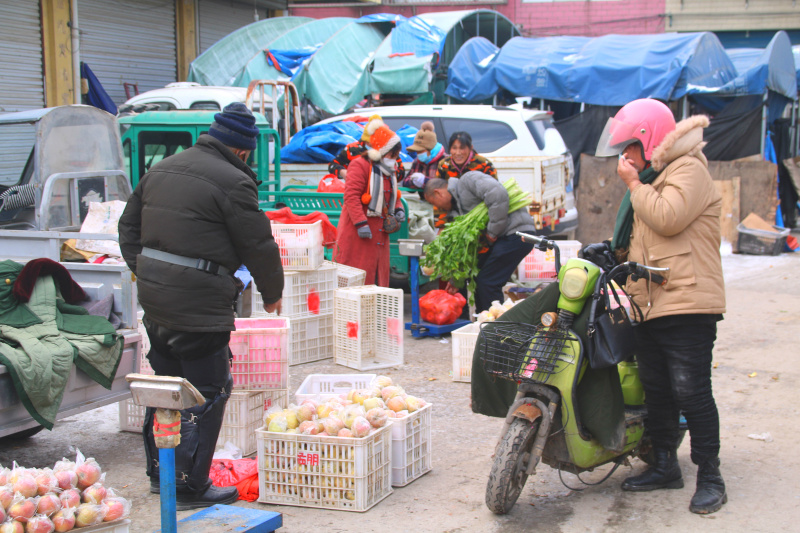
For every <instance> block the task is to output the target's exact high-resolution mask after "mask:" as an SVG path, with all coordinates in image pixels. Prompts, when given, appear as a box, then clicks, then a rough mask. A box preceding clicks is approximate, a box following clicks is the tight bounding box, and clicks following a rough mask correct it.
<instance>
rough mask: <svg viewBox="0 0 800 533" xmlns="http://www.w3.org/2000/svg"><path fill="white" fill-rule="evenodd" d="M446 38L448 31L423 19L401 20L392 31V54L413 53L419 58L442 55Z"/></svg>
mask: <svg viewBox="0 0 800 533" xmlns="http://www.w3.org/2000/svg"><path fill="white" fill-rule="evenodd" d="M445 37H447V32H446V31H444V30H443V29H441V28H440V27H438V26H435V25H433V24H430V23H428V22H427V21H426V20H425V19H423V18H422V17H419V16H417V17H411V18H410V19H406V20H401V21H398V22H397V26H396V27H395V29H394V30H393V31H392V53H393V54H408V53H413V54H414V55H416V56H418V57H420V56H427V55H431V54H434V53H441V51H442V45H443V44H444V39H445Z"/></svg>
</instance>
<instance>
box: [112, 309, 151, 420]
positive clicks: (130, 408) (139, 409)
mask: <svg viewBox="0 0 800 533" xmlns="http://www.w3.org/2000/svg"><path fill="white" fill-rule="evenodd" d="M140 315H141V313H140ZM139 334H140V335H141V336H142V352H141V353H140V354H139V373H140V374H146V375H149V376H151V375H153V374H155V372H153V369H152V368H151V367H150V361H149V360H148V359H147V352H149V351H150V338H149V337H148V336H147V331H145V329H144V324H142V316H139ZM145 410H146V408H145V407H144V406H141V405H136V404H135V403H133V400H132V399H130V398H129V399H127V400H125V401H122V402H119V429H120V431H131V432H133V433H139V432H141V431H142V426H143V425H144V415H145Z"/></svg>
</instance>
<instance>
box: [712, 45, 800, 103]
mask: <svg viewBox="0 0 800 533" xmlns="http://www.w3.org/2000/svg"><path fill="white" fill-rule="evenodd" d="M728 55H729V56H730V58H731V60H732V61H733V64H734V65H735V67H736V72H737V76H736V78H735V79H733V80H731V81H730V82H728V83H727V84H725V85H724V86H722V87H720V88H719V89H717V90H715V91H714V94H717V95H719V96H741V95H746V94H764V93H765V92H766V91H767V89H769V90H770V91H773V92H776V93H778V94H782V95H783V96H785V97H787V98H790V99H792V100H794V99H796V98H797V70H796V68H795V59H794V54H793V53H792V43H791V41H790V40H789V36H788V35H787V34H786V32H785V31H779V32H777V33H775V36H774V37H773V38H772V40H771V41H770V42H769V44H768V45H767V47H766V48H764V49H761V48H733V49H730V50H728Z"/></svg>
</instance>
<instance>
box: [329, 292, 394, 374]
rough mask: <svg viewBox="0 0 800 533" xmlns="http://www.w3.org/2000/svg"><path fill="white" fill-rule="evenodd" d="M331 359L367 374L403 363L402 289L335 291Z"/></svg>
mask: <svg viewBox="0 0 800 533" xmlns="http://www.w3.org/2000/svg"><path fill="white" fill-rule="evenodd" d="M333 316H334V337H335V342H334V349H333V360H334V362H335V363H336V364H338V365H343V366H346V367H349V368H355V369H356V370H361V371H369V370H375V369H379V368H388V367H392V366H397V365H402V364H403V290H402V289H387V288H385V287H377V286H375V285H365V286H363V287H346V288H342V289H336V296H335V299H334V311H333Z"/></svg>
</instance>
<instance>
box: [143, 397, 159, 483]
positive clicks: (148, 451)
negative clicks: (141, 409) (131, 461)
mask: <svg viewBox="0 0 800 533" xmlns="http://www.w3.org/2000/svg"><path fill="white" fill-rule="evenodd" d="M155 415H156V410H155V409H154V408H152V407H148V408H147V411H145V416H144V425H143V426H142V437H144V455H145V457H146V458H147V470H146V472H147V475H148V476H150V492H152V493H153V494H159V493H160V492H161V486H160V478H159V476H158V448H156V440H155V438H153V419H154V418H155Z"/></svg>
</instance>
